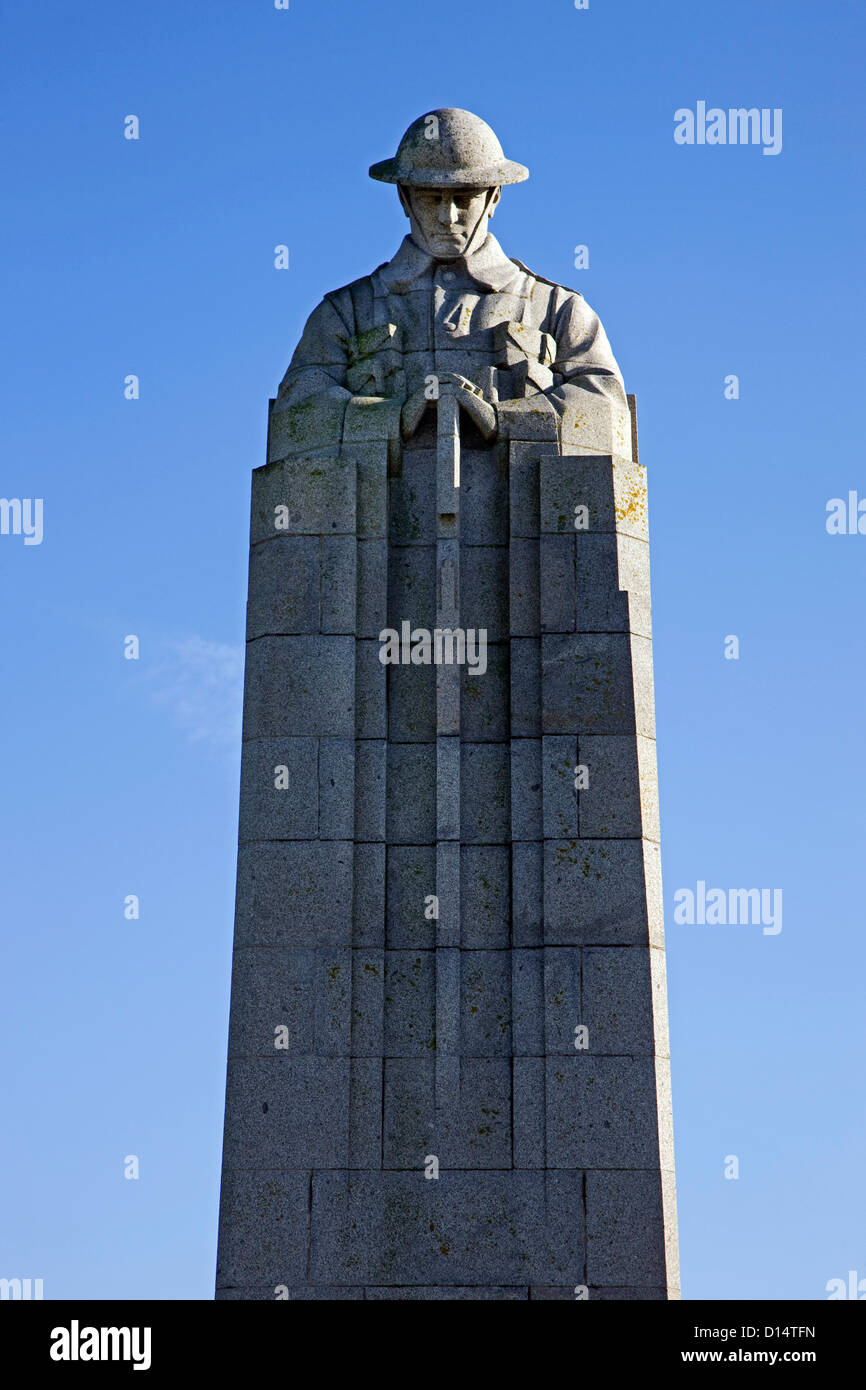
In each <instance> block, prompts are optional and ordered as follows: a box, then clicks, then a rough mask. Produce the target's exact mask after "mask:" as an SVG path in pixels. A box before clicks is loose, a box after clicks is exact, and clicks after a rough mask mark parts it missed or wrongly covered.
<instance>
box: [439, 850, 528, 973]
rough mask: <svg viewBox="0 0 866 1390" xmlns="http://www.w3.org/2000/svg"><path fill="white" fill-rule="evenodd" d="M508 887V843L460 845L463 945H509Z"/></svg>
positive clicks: (473, 947)
mask: <svg viewBox="0 0 866 1390" xmlns="http://www.w3.org/2000/svg"><path fill="white" fill-rule="evenodd" d="M510 887H511V885H510V854H509V849H508V846H507V845H462V846H461V847H460V942H461V944H462V945H463V946H464V947H466V948H472V949H476V950H477V949H486V950H492V949H495V948H502V947H505V946H508V945H509V943H510V936H511V891H510ZM440 910H441V906H440Z"/></svg>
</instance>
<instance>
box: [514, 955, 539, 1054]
mask: <svg viewBox="0 0 866 1390" xmlns="http://www.w3.org/2000/svg"><path fill="white" fill-rule="evenodd" d="M544 954H545V953H544V952H543V951H541V950H538V949H534V948H533V949H522V948H521V949H518V950H514V951H512V955H511V993H512V1004H511V1013H512V1028H513V1034H512V1036H513V1049H514V1055H515V1057H539V1058H540V1057H543V1056H544Z"/></svg>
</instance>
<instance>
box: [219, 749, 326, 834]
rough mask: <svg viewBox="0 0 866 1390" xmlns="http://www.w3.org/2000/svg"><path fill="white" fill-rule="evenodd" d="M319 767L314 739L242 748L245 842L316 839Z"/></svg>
mask: <svg viewBox="0 0 866 1390" xmlns="http://www.w3.org/2000/svg"><path fill="white" fill-rule="evenodd" d="M317 764H318V740H317V739H315V738H263V739H251V740H248V741H247V742H246V743H245V744H244V745H243V752H242V757H241V802H240V818H239V825H238V837H239V839H240V841H241V842H242V843H244V842H246V841H248V840H310V839H315V838H316V836H317V834H318V828H319V792H318V780H317V778H318V773H317ZM284 769H285V771H284ZM344 838H348V837H344Z"/></svg>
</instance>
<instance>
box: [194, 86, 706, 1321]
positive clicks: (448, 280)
mask: <svg viewBox="0 0 866 1390" xmlns="http://www.w3.org/2000/svg"><path fill="white" fill-rule="evenodd" d="M370 173H371V175H372V176H373V178H375V179H379V180H381V181H382V182H385V183H393V184H396V185H397V191H398V194H399V198H400V202H401V204H402V207H403V209H404V211H405V213H406V216H407V217H408V219H409V224H410V232H409V235H407V237H406V238H405V240H404V241H403V243H402V245H401V246H400V248H399V250H398V251H397V254H396V255H395V256H394V257H393V259H392V260H390V261H388V262H386V263H385V264H384V265H381V266H379V268H378V269H377V270H375V271H373V273H372V274H371V275H368V276H365V277H364V278H362V279H360V280H356V281H355V282H354V283H352V284H350V285H347V286H345V288H343V289H338V290H335V291H333V292H331V293H329V294H327V295H326V296H325V298H324V299H323V300H322V302H321V304H320V305H319V306H318V308H316V309H315V310H314V311H313V313H312V314H311V316H310V318H309V320H308V322H307V325H306V328H305V330H304V333H303V337H302V338H301V341H300V343H299V345H298V347H297V350H296V352H295V354H294V356H293V358H292V361H291V364H290V366H289V369H288V371H287V372H286V375H285V377H284V379H283V381H282V384H281V386H280V389H279V392H278V395H277V398H276V400H274V401H272V402H271V412H270V420H269V431H268V454H267V462H266V463H265V464H264V465H263V466H262V467H260V468H257V469H256V470H255V472H254V473H253V490H252V528H251V552H250V571H249V604H248V628H247V638H248V643H247V662H246V686H245V697H244V735H243V737H244V743H243V759H242V775H241V804H240V832H239V840H240V847H239V861H238V886H237V917H236V928H235V951H234V966H233V978H232V998H231V1019H230V1035H229V1061H228V1085H227V1101H226V1121H225V1141H224V1158H223V1178H222V1195H221V1210H220V1236H219V1254H218V1268H217V1297H218V1298H224V1299H228V1298H235V1299H282V1298H285V1299H317V1298H323V1299H364V1298H367V1299H448V1298H451V1299H464V1298H469V1299H582V1298H589V1299H590V1300H593V1299H663V1298H671V1297H677V1296H678V1293H677V1286H678V1282H679V1281H678V1272H677V1242H676V1214H675V1200H674V1169H673V1148H672V1123H671V1100H670V1084H669V1059H668V1034H667V1016H666V990H665V974H664V940H663V911H662V891H661V870H660V860H659V819H658V797H657V786H656V758H655V724H654V712H653V678H652V644H651V628H650V591H649V557H648V533H647V500H646V480H645V470H644V469H643V468H642V467H641V466H640V465H639V463H638V460H637V451H636V446H635V441H636V429H635V422H634V409H633V402H632V408H631V410H630V408H629V400H628V399H627V398H626V395H625V392H624V388H623V383H622V378H621V375H620V372H619V369H618V367H617V364H616V361H615V360H614V357H613V355H612V353H611V349H610V346H609V344H608V340H607V337H606V335H605V332H604V329H603V328H602V326H601V323H600V322H599V320H598V318H597V317H596V315H595V314H594V313H593V311H592V310H591V309H590V308H589V306H588V305H587V304H586V302H585V300H584V299H583V298H582V296H581V295H580V294H578V293H577V292H576V291H574V290H570V289H566V288H564V287H563V286H561V285H557V284H555V283H554V282H552V281H550V280H546V279H544V278H543V277H542V276H540V275H536V274H534V273H533V272H532V271H530V270H528V269H527V268H526V266H525V265H523V264H522V262H520V261H518V260H515V259H514V258H512V257H509V256H507V255H506V254H505V252H504V251H503V250H502V249H501V247H500V245H499V243H498V241H497V240H496V238H495V237H494V236H493V234H492V233H491V231H490V227H489V222H490V219H491V218H492V217H493V215H494V212H495V210H496V208H497V206H498V204H499V200H500V193H501V189H502V188H503V187H504V186H506V185H510V184H515V183H519V182H521V181H522V180H524V179H526V178H527V177H528V170H527V169H526V168H524V166H523V165H521V164H516V163H514V162H513V161H512V160H510V159H506V158H505V156H504V154H503V151H502V147H501V145H500V143H499V141H498V139H497V138H496V136H495V134H494V132H493V131H492V130H491V128H490V127H489V126H488V125H486V124H485V123H484V121H482V120H480V119H479V118H478V117H477V116H473V115H471V114H470V113H469V112H467V111H460V110H453V109H443V110H438V111H432V112H429V113H428V114H427V115H424V116H422V117H420V118H419V119H418V120H417V121H415V122H414V123H413V124H412V125H411V126H410V127H409V130H408V131H407V132H406V134H405V135H404V137H403V139H402V141H401V142H400V146H399V149H398V150H397V153H396V155H395V157H394V158H393V159H388V160H386V161H384V162H383V163H380V164H375V165H373V167H372V169H371V170H370Z"/></svg>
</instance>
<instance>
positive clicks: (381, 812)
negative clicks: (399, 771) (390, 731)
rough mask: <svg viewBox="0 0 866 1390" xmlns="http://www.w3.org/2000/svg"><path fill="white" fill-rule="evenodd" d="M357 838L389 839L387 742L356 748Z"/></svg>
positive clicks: (371, 741) (368, 741)
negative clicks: (386, 816)
mask: <svg viewBox="0 0 866 1390" xmlns="http://www.w3.org/2000/svg"><path fill="white" fill-rule="evenodd" d="M354 748H355V838H356V839H357V840H381V841H384V839H385V785H386V752H387V744H386V742H385V740H384V739H361V740H359V741H358V742H357V743H356V744H355V745H354Z"/></svg>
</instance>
